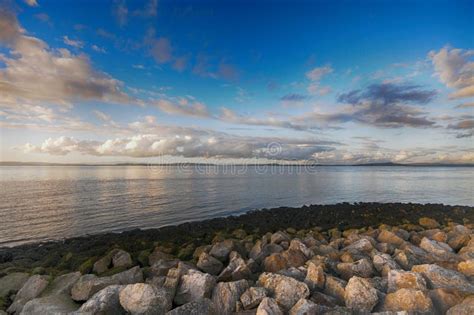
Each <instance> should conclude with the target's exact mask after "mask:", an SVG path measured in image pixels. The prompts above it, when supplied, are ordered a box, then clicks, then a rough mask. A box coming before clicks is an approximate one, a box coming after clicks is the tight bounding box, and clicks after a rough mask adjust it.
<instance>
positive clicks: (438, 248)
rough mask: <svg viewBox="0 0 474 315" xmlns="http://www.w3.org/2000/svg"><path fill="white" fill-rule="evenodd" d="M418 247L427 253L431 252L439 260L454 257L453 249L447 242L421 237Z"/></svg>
mask: <svg viewBox="0 0 474 315" xmlns="http://www.w3.org/2000/svg"><path fill="white" fill-rule="evenodd" d="M420 248H422V249H424V250H425V251H427V252H428V253H431V254H433V255H434V256H435V257H437V258H438V259H440V260H450V259H456V258H457V257H456V255H454V253H453V250H452V249H451V247H449V245H448V244H446V243H442V242H438V241H433V240H430V239H428V238H426V237H423V238H422V239H421V242H420Z"/></svg>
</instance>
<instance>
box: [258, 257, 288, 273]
mask: <svg viewBox="0 0 474 315" xmlns="http://www.w3.org/2000/svg"><path fill="white" fill-rule="evenodd" d="M287 265H288V264H287V261H286V258H285V257H284V256H283V255H282V254H281V253H274V254H271V255H270V256H268V257H266V258H265V260H264V261H263V270H265V271H267V272H277V271H279V270H282V269H285V268H286V267H287Z"/></svg>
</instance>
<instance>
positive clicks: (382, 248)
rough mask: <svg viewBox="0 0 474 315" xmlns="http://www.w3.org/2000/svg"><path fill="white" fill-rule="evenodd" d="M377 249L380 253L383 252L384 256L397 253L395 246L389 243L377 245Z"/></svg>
mask: <svg viewBox="0 0 474 315" xmlns="http://www.w3.org/2000/svg"><path fill="white" fill-rule="evenodd" d="M375 247H376V248H377V250H378V251H379V252H382V253H384V254H389V255H392V254H393V252H394V251H395V246H394V245H393V244H389V243H377V245H376V246H375Z"/></svg>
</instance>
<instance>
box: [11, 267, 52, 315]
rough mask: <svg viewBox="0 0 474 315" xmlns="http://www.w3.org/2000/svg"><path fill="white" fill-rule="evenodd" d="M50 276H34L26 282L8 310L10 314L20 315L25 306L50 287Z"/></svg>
mask: <svg viewBox="0 0 474 315" xmlns="http://www.w3.org/2000/svg"><path fill="white" fill-rule="evenodd" d="M48 280H49V277H48V276H40V275H34V276H31V277H29V278H28V280H26V282H25V284H24V285H23V286H22V287H21V289H20V290H19V291H18V293H17V294H16V295H15V299H14V300H13V303H12V305H10V307H9V308H8V310H7V312H8V313H17V314H19V313H20V312H21V310H22V309H23V306H25V304H26V303H27V302H28V301H30V300H33V299H34V298H36V297H38V296H39V295H40V294H41V292H43V290H44V289H46V287H47V286H48V283H49V281H48Z"/></svg>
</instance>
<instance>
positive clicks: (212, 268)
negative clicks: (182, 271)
mask: <svg viewBox="0 0 474 315" xmlns="http://www.w3.org/2000/svg"><path fill="white" fill-rule="evenodd" d="M196 266H197V267H198V268H199V269H201V270H202V271H204V272H206V273H210V274H211V275H214V276H217V275H218V274H219V273H220V272H221V271H222V268H224V265H223V264H222V263H221V262H220V260H218V259H217V258H214V257H212V256H211V255H209V254H208V253H206V252H202V253H201V255H200V256H199V260H198V262H197V265H196Z"/></svg>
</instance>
